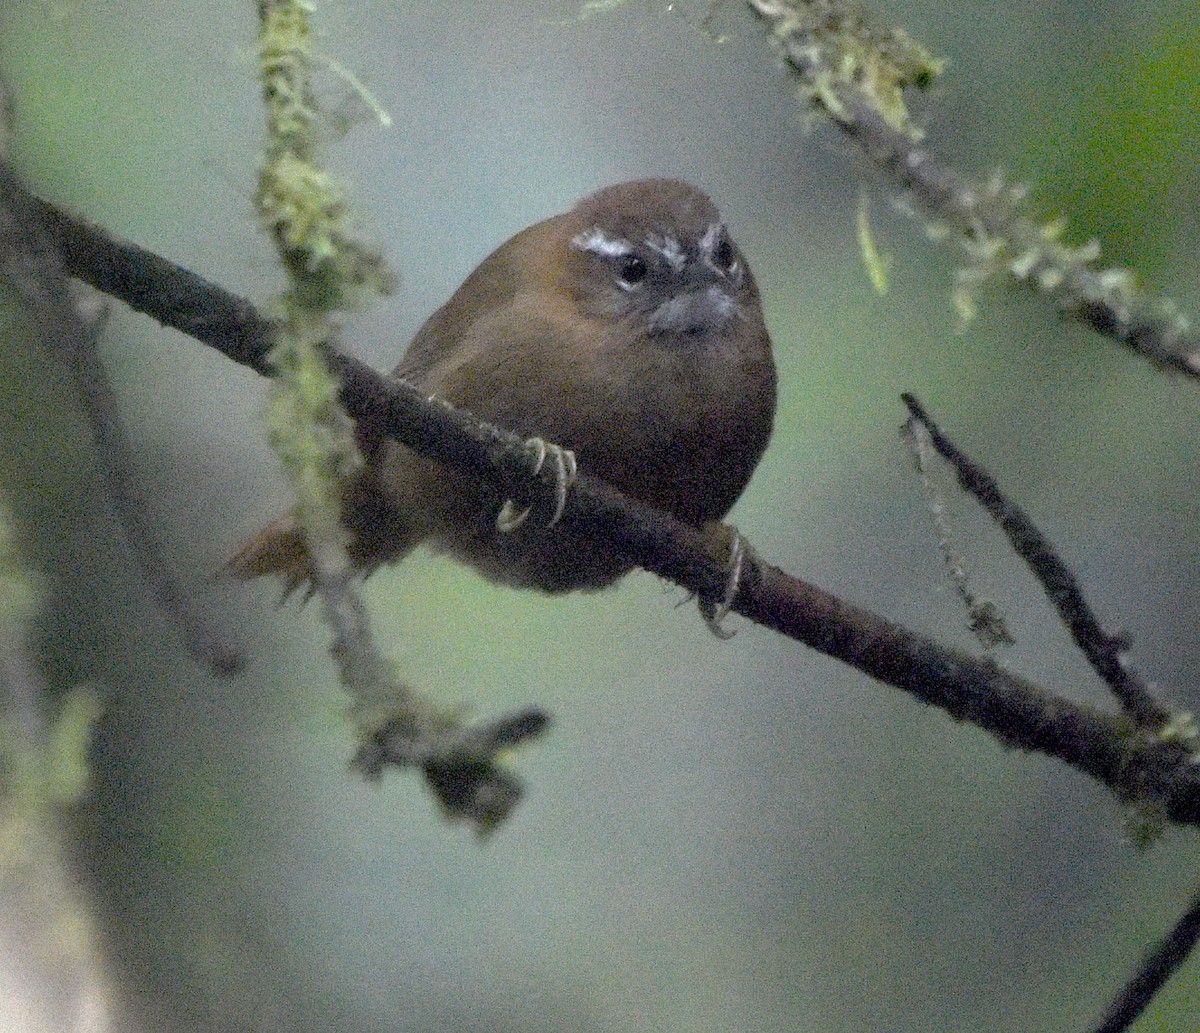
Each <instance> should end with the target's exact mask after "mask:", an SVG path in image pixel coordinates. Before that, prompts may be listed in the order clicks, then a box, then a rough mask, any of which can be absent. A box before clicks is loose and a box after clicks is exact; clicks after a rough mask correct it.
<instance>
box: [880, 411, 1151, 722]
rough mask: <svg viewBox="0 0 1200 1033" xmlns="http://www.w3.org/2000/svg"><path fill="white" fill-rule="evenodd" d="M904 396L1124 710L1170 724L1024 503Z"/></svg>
mask: <svg viewBox="0 0 1200 1033" xmlns="http://www.w3.org/2000/svg"><path fill="white" fill-rule="evenodd" d="M901 399H902V401H903V402H904V404H905V405H906V406H908V411H909V412H910V413H912V418H913V419H914V420H917V421H918V422H920V423H921V424H922V426H924V427H925V429H926V430H927V431H928V432H929V438H930V440H931V441H932V443H933V446H934V448H935V449H936V450H937V452H938V454H939V455H940V456H941V457H942V458H943V459H945V460H946V462H948V463H949V464H950V465H951V466H952V467H953V468H954V471H955V473H957V474H958V482H959V484H961V485H962V487H963V490H964V491H967V492H969V493H970V494H971V495H973V496H974V497H975V499H976V500H977V501H978V502H979V504H980V505H981V506H983V508H984V509H985V510H987V513H988V515H989V516H990V517H991V518H992V519H993V520H995V521H996V523H997V525H998V526H999V527H1000V529H1001V530H1002V531H1003V532H1004V534H1005V536H1006V537H1007V538H1008V542H1009V544H1010V545H1011V546H1012V547H1013V551H1014V552H1016V554H1017V555H1018V556H1020V557H1021V559H1023V560H1024V561H1025V564H1026V565H1027V566H1028V567H1029V569H1030V570H1031V571H1032V572H1033V575H1034V577H1036V578H1037V580H1038V583H1039V584H1041V586H1042V588H1043V590H1044V591H1045V593H1046V598H1047V599H1049V600H1050V603H1051V605H1052V606H1053V607H1054V609H1055V610H1057V611H1058V616H1059V618H1060V619H1061V620H1062V622H1063V624H1065V625H1066V627H1067V630H1068V631H1070V632H1071V637H1072V638H1073V639H1074V640H1075V644H1076V645H1077V646H1078V647H1079V649H1080V651H1081V652H1082V653H1083V655H1084V656H1085V657H1086V658H1087V661H1088V663H1089V664H1091V665H1092V668H1093V669H1094V670H1095V672H1096V673H1097V674H1098V675H1099V676H1100V677H1101V678H1102V679H1103V680H1104V682H1105V684H1106V685H1108V686H1109V688H1111V689H1112V691H1113V695H1115V696H1116V697H1117V700H1118V702H1119V703H1120V704H1121V706H1122V707H1124V709H1125V711H1126V712H1127V713H1128V714H1129V715H1130V716H1131V717H1132V718H1133V719H1134V720H1135V721H1137V722H1138V723H1139V724H1142V725H1145V726H1146V727H1148V728H1151V729H1161V728H1162V727H1163V726H1164V725H1166V724H1168V723H1169V722H1170V721H1171V719H1172V717H1173V716H1174V715H1173V714H1172V713H1171V711H1169V710H1168V709H1167V708H1166V707H1164V706H1163V705H1162V704H1161V703H1159V701H1158V700H1156V699H1155V698H1154V696H1153V695H1151V693H1150V690H1149V689H1148V688H1147V687H1146V684H1145V683H1144V682H1143V681H1142V679H1141V678H1140V677H1138V675H1137V673H1136V672H1135V671H1134V670H1133V667H1132V666H1131V665H1130V663H1129V658H1128V657H1129V642H1128V641H1127V640H1126V639H1125V638H1124V637H1123V636H1120V635H1110V634H1108V633H1107V632H1106V631H1105V630H1104V628H1103V627H1101V625H1100V620H1099V618H1098V617H1097V616H1096V614H1095V612H1094V611H1093V610H1092V608H1091V607H1090V606H1089V605H1088V603H1087V600H1086V599H1085V598H1084V596H1083V589H1082V588H1081V587H1080V586H1079V582H1078V580H1077V579H1076V578H1075V575H1074V574H1073V573H1072V572H1071V570H1070V568H1069V567H1068V566H1067V564H1066V563H1065V562H1063V560H1062V558H1061V557H1060V556H1059V555H1058V553H1057V552H1056V551H1055V549H1054V546H1053V545H1051V544H1050V541H1049V540H1048V539H1047V538H1046V536H1045V535H1044V534H1042V532H1041V531H1039V530H1038V529H1037V527H1036V526H1035V525H1034V523H1033V521H1032V520H1030V519H1029V517H1028V516H1027V515H1026V513H1025V511H1024V510H1022V509H1021V507H1020V506H1018V505H1017V504H1016V503H1015V502H1013V501H1012V500H1011V499H1009V498H1007V497H1006V496H1005V494H1004V492H1003V491H1001V489H1000V485H998V484H997V483H996V480H995V478H993V477H992V476H991V474H989V473H988V472H987V471H986V470H984V469H983V468H982V467H981V466H979V464H978V463H975V462H973V461H972V460H971V459H970V458H969V457H968V456H967V455H966V454H965V453H964V452H963V451H962V450H961V449H959V448H958V447H957V446H956V445H955V444H954V442H952V441H951V440H950V439H949V438H947V437H946V435H945V434H943V433H942V431H941V429H940V428H939V427H938V425H937V424H936V423H934V421H933V419H932V418H931V417H930V415H929V414H928V413H927V412H926V411H925V410H924V408H922V406H921V403H920V402H918V401H917V399H916V398H914V397H913V396H912V395H910V394H905V395H902V396H901Z"/></svg>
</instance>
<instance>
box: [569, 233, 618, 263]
mask: <svg viewBox="0 0 1200 1033" xmlns="http://www.w3.org/2000/svg"><path fill="white" fill-rule="evenodd" d="M571 246H572V247H573V248H575V249H576V250H578V251H591V252H592V253H593V254H597V255H601V256H603V257H604V258H623V257H624V256H625V255H628V254H630V253H631V252H632V251H633V245H632V244H630V243H629V241H627V240H625V239H624V238H623V237H610V236H609V235H608V234H607V233H605V232H604V231H603V230H602V229H601V228H600V227H599V226H593V227H592V228H591V229H590V230H587V231H586V232H584V233H578V234H576V235H575V236H574V237H572V238H571Z"/></svg>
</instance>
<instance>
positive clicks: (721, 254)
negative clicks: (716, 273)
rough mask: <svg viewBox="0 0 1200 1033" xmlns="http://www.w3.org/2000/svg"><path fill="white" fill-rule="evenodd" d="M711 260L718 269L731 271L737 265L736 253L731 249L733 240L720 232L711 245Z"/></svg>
mask: <svg viewBox="0 0 1200 1033" xmlns="http://www.w3.org/2000/svg"><path fill="white" fill-rule="evenodd" d="M712 262H713V265H715V266H716V267H717V268H718V269H724V270H727V271H732V270H733V268H734V266H736V265H737V253H736V252H735V251H734V250H733V242H732V241H731V240H730V239H729V237H728V236H727V235H726V234H724V233H722V234H721V235H720V236H719V237H718V238H717V242H716V244H714V245H713V252H712Z"/></svg>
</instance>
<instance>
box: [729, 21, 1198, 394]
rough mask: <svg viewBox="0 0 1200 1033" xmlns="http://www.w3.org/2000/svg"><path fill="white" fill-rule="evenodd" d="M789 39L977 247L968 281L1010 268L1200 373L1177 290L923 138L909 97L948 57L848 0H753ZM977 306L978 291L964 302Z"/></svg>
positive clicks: (904, 186) (814, 88)
mask: <svg viewBox="0 0 1200 1033" xmlns="http://www.w3.org/2000/svg"><path fill="white" fill-rule="evenodd" d="M746 2H747V3H748V4H749V5H750V7H751V8H752V9H753V10H754V11H755V13H756V14H758V16H759V17H760V18H761V19H762V20H763V22H764V24H765V25H766V26H767V28H768V29H769V30H770V32H771V35H772V37H773V38H774V40H775V41H776V43H777V44H778V45H779V47H780V48H781V49H782V51H783V53H784V55H785V57H786V60H787V63H788V66H789V67H790V69H791V70H792V71H793V72H794V73H795V74H796V76H797V77H798V78H799V79H800V81H801V83H802V91H803V92H804V93H805V94H806V95H807V97H808V98H809V100H810V101H811V102H812V104H813V106H814V108H816V109H817V110H819V111H821V112H823V113H824V114H825V115H826V116H827V117H828V118H829V120H830V121H831V122H832V123H833V124H834V126H835V127H836V128H837V129H838V130H840V131H841V132H842V133H843V134H845V136H846V137H848V138H849V139H850V140H852V141H853V142H854V143H855V144H856V145H857V147H858V148H859V150H860V151H861V152H862V154H863V155H864V156H865V157H866V159H867V160H868V161H869V162H870V163H871V164H872V165H874V166H875V168H876V169H877V170H878V171H879V172H881V173H882V174H883V175H884V177H885V178H886V179H887V180H888V181H890V182H891V183H893V184H895V185H896V186H898V187H899V188H900V190H901V191H902V195H901V196H902V197H903V198H904V199H905V200H906V201H908V202H910V203H911V205H912V206H913V207H915V208H918V209H920V210H921V211H922V212H923V213H924V214H925V216H926V218H927V219H929V220H930V229H931V231H942V232H943V233H944V231H947V230H948V231H949V232H950V235H951V237H952V239H955V240H957V241H958V242H959V243H960V244H961V245H962V246H963V248H964V249H965V252H966V254H967V256H968V267H967V268H966V269H965V270H964V271H963V273H962V275H961V277H960V278H961V280H962V281H963V283H964V285H965V286H967V287H969V286H970V284H972V283H974V282H978V281H980V280H982V279H984V278H985V277H987V276H989V275H993V274H1001V273H1003V274H1005V275H1008V276H1010V277H1012V278H1013V279H1014V280H1015V281H1017V282H1018V283H1019V284H1021V285H1022V286H1024V287H1027V288H1030V289H1032V290H1035V291H1039V292H1040V293H1043V294H1045V295H1047V296H1048V297H1050V298H1052V299H1053V300H1054V301H1055V302H1056V303H1057V304H1058V305H1059V306H1060V308H1061V309H1062V310H1063V311H1064V312H1066V313H1068V314H1070V315H1072V316H1074V317H1075V318H1077V319H1078V320H1080V321H1081V322H1083V323H1085V324H1087V325H1088V326H1090V327H1091V328H1092V329H1093V330H1096V331H1098V332H1099V333H1101V334H1104V335H1106V336H1108V337H1111V338H1113V339H1114V340H1117V341H1119V342H1120V343H1122V344H1124V345H1126V346H1128V347H1129V348H1132V349H1133V350H1134V351H1136V352H1137V353H1138V354H1140V355H1141V356H1142V357H1143V358H1146V359H1148V360H1149V361H1150V362H1152V363H1153V364H1154V365H1156V366H1159V367H1161V368H1164V369H1169V370H1173V371H1175V372H1178V373H1185V374H1187V375H1189V376H1191V377H1196V378H1200V332H1198V330H1197V328H1196V327H1195V326H1193V325H1192V324H1191V322H1190V321H1189V320H1188V318H1187V317H1186V316H1184V315H1183V314H1182V313H1181V312H1180V311H1179V310H1178V308H1177V307H1176V306H1175V304H1174V303H1173V302H1171V301H1170V300H1169V299H1167V298H1160V297H1156V296H1153V295H1150V294H1148V293H1147V292H1145V291H1142V290H1139V289H1138V288H1137V287H1136V286H1135V277H1134V275H1133V274H1132V273H1131V272H1130V271H1129V270H1127V269H1119V268H1111V267H1110V268H1104V267H1101V266H1099V265H1098V262H1097V259H1098V258H1099V245H1098V244H1096V243H1095V242H1092V243H1090V244H1087V245H1085V246H1083V247H1078V248H1076V247H1070V246H1069V245H1067V244H1064V243H1063V242H1062V241H1061V240H1060V237H1061V234H1062V231H1063V228H1064V226H1063V224H1061V223H1054V222H1051V223H1046V222H1041V221H1039V220H1037V219H1036V218H1035V217H1034V216H1033V214H1032V213H1031V211H1030V208H1029V205H1028V203H1027V201H1026V197H1025V192H1024V191H1023V190H1022V189H1020V188H1014V187H1011V186H1008V185H1006V184H1005V183H1003V182H1002V181H1000V180H999V179H993V180H991V181H987V182H984V181H977V180H974V179H972V178H971V177H969V176H966V175H964V174H963V173H961V172H959V171H958V170H957V169H955V168H953V167H952V166H950V165H948V164H946V163H945V162H944V161H942V159H941V158H940V157H939V156H938V155H937V153H936V152H935V151H934V150H932V149H931V148H929V147H926V146H924V145H923V144H922V142H921V133H920V132H919V131H917V130H916V129H915V128H914V127H913V126H912V124H911V122H910V120H909V118H908V113H907V112H906V111H905V110H904V108H903V102H902V99H901V97H900V93H901V90H902V89H903V88H904V87H906V86H912V85H916V86H918V87H919V86H923V85H925V84H926V83H927V82H928V81H929V80H930V79H931V78H932V77H933V76H934V75H936V74H937V72H938V71H940V63H939V62H937V61H935V60H934V59H932V58H930V57H929V56H928V55H927V54H925V52H924V51H923V50H922V49H921V48H920V46H919V45H918V44H916V43H914V42H913V41H912V40H910V39H908V37H907V36H905V35H904V34H903V33H901V32H899V31H898V30H895V29H891V28H889V27H888V26H886V25H883V24H881V23H875V22H874V21H872V20H871V19H870V18H869V17H868V16H867V15H866V13H865V12H864V11H862V10H861V9H860V8H858V7H857V6H856V5H854V4H852V3H850V2H847V0H746ZM963 303H964V304H965V305H967V306H968V307H969V300H967V299H964V302H963Z"/></svg>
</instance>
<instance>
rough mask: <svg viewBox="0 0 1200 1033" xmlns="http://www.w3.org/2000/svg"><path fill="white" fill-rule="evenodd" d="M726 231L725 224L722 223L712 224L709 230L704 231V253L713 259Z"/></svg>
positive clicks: (702, 244)
mask: <svg viewBox="0 0 1200 1033" xmlns="http://www.w3.org/2000/svg"><path fill="white" fill-rule="evenodd" d="M724 231H725V224H724V223H721V222H710V223H709V224H708V229H706V230H705V231H704V236H703V237H701V238H700V247H701V249H702V250H703V251H704V253H705V254H706V255H708V256H710V257H711V255H712V253H713V251H714V250H716V247H717V242H718V241H719V240H720V239H721V235H722V234H723V233H724Z"/></svg>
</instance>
